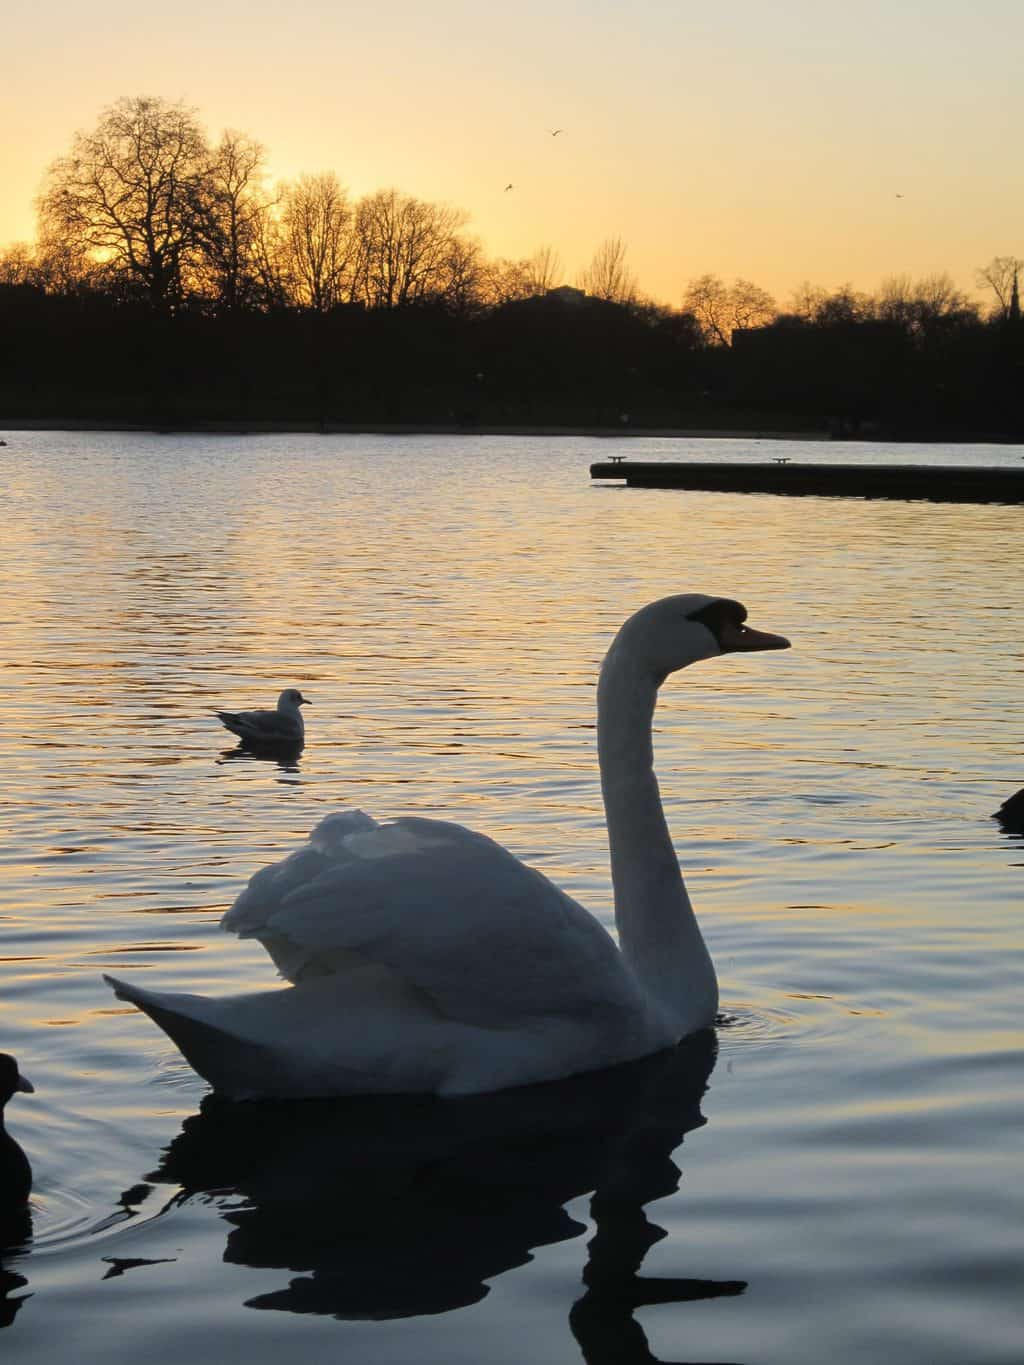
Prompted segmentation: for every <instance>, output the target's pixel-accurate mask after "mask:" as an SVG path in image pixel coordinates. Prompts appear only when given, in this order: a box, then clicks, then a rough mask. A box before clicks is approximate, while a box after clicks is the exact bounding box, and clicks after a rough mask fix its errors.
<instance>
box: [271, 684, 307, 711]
mask: <svg viewBox="0 0 1024 1365" xmlns="http://www.w3.org/2000/svg"><path fill="white" fill-rule="evenodd" d="M308 705H309V698H308V697H304V696H303V695H302V693H301V692H300V691H299V689H298V688H297V687H286V688H285V689H284V691H283V692H282V693H281V695H280V696H279V697H278V699H277V709H278V710H279V711H292V710H295V709H296V708H297V707H299V706H308Z"/></svg>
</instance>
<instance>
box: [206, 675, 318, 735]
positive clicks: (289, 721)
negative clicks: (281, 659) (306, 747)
mask: <svg viewBox="0 0 1024 1365" xmlns="http://www.w3.org/2000/svg"><path fill="white" fill-rule="evenodd" d="M308 705H309V698H308V697H304V696H303V695H302V693H301V692H300V691H299V690H298V688H297V687H286V688H285V690H284V691H283V692H282V693H281V695H280V696H279V697H278V699H277V710H276V711H215V712H214V715H216V716H217V717H218V719H219V720H220V722H221V724H222V725H224V726H225V727H226V728H227V729H228V730H230V731H231V733H232V734H233V735H237V736H238V738H239V739H240V740H241V741H242V743H243V744H248V745H257V746H259V745H275V744H276V745H284V744H298V745H301V744H302V743H303V741H304V740H305V737H306V730H305V726H304V725H303V723H302V712H301V711H300V710H299V707H300V706H308Z"/></svg>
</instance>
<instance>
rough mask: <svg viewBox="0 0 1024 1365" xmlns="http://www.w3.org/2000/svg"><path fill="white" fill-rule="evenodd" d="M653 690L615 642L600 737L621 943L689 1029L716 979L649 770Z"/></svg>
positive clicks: (601, 690)
mask: <svg viewBox="0 0 1024 1365" xmlns="http://www.w3.org/2000/svg"><path fill="white" fill-rule="evenodd" d="M657 696H658V689H657V686H656V685H655V683H654V680H653V679H652V678H651V677H650V676H649V675H646V674H645V673H644V672H643V670H642V669H641V668H639V667H638V666H637V664H636V662H635V660H634V659H633V658H632V657H631V656H630V653H629V651H628V650H627V649H624V648H620V647H619V646H618V645H613V647H612V649H611V650H610V651H609V653H608V656H607V657H606V659H605V662H604V666H603V668H602V669H601V678H600V681H599V683H598V700H597V744H598V756H599V760H600V764H601V791H602V794H603V796H604V807H605V815H606V818H607V823H608V844H609V849H610V853H611V869H612V885H613V887H614V890H615V924H616V928H617V929H618V933H619V944H620V946H621V949H622V953H623V956H624V957H625V958H626V960H627V961H628V962H629V964H630V966H631V967H632V969H633V971H634V972H635V973H636V976H637V977H638V979H639V981H640V983H641V985H642V986H643V987H644V989H645V990H646V991H647V993H648V994H649V995H650V996H653V997H654V998H655V1000H657V1002H658V1003H659V1004H660V1005H661V1006H663V1007H664V1008H665V1009H667V1010H668V1011H669V1012H670V1015H671V1017H672V1018H673V1019H675V1020H677V1021H679V1022H680V1024H681V1026H682V1028H683V1031H684V1032H691V1031H692V1030H694V1029H697V1028H702V1027H704V1026H706V1025H710V1024H712V1023H713V1022H714V1017H715V1011H716V1009H717V1006H718V986H717V982H716V980H715V971H714V967H713V966H712V963H711V958H710V955H709V954H708V950H707V948H706V946H705V944H704V939H703V937H702V936H701V932H700V927H699V925H698V924H697V920H696V917H695V916H694V913H693V907H692V906H691V904H690V898H689V896H688V895H687V892H686V886H685V884H684V882H683V878H682V874H681V873H680V871H679V861H678V859H677V857H676V853H675V849H674V848H673V847H672V840H671V837H670V836H669V832H668V825H667V824H666V822H665V813H664V811H663V810H662V805H661V793H660V792H659V790H658V780H657V778H656V777H655V775H654V751H653V744H652V738H651V726H652V722H653V718H654V707H655V703H656V701H657Z"/></svg>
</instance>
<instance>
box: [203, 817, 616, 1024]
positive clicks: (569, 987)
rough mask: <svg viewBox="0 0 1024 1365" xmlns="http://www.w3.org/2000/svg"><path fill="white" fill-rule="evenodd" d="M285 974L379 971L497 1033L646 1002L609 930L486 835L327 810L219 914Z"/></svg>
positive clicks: (435, 823)
mask: <svg viewBox="0 0 1024 1365" xmlns="http://www.w3.org/2000/svg"><path fill="white" fill-rule="evenodd" d="M222 925H223V927H224V928H225V929H228V930H231V931H233V932H235V933H237V934H239V935H240V936H241V937H243V938H257V939H259V940H260V941H261V942H262V943H263V944H264V946H265V947H266V948H267V951H268V952H269V953H270V955H271V957H272V958H273V959H274V961H275V963H276V965H277V967H278V970H279V971H280V972H281V973H282V975H283V976H285V977H286V978H287V979H288V980H290V981H293V982H296V983H298V982H302V981H307V980H310V979H312V978H315V977H317V976H324V975H344V974H346V973H348V972H350V971H351V970H352V969H353V968H354V967H356V966H365V965H366V964H367V963H370V962H375V963H379V964H382V965H384V966H386V967H387V968H388V969H389V970H390V971H391V972H393V973H395V975H396V976H398V977H399V978H400V979H401V980H402V981H403V982H405V983H406V984H407V985H409V986H411V987H413V988H415V989H416V990H417V991H419V992H422V993H423V994H424V995H425V996H426V997H427V998H428V999H429V1001H430V1002H431V1005H432V1006H433V1008H434V1009H436V1010H437V1011H438V1012H439V1013H440V1014H442V1015H444V1016H445V1017H448V1018H451V1019H457V1020H460V1021H462V1022H464V1023H471V1024H477V1025H482V1026H485V1027H497V1028H500V1027H502V1026H503V1025H505V1024H508V1025H509V1026H512V1025H515V1024H516V1023H520V1024H521V1023H522V1022H523V1021H524V1020H526V1019H529V1018H530V1017H533V1018H537V1017H538V1016H541V1017H542V1016H546V1015H552V1016H564V1015H566V1014H568V1015H580V1014H584V1013H586V1012H588V1011H592V1010H604V1009H611V1010H614V1011H621V1010H622V1009H623V1008H626V1009H629V1008H631V1007H633V1008H637V1009H640V1008H642V1005H641V1001H640V997H639V992H638V989H637V986H636V983H635V982H634V980H633V978H632V975H631V973H630V972H629V970H628V968H627V967H626V965H625V963H624V961H623V958H622V956H621V954H620V953H619V951H618V949H617V948H616V946H615V944H614V942H613V941H612V938H611V936H610V935H609V934H608V933H607V931H606V930H605V929H604V928H603V927H602V926H601V925H600V923H599V922H598V921H597V920H596V919H594V917H593V916H592V915H590V914H589V913H588V912H587V911H586V910H584V909H583V908H582V907H581V906H580V905H578V904H577V903H576V901H574V900H572V899H571V897H569V896H567V895H566V894H565V893H564V892H563V891H560V890H559V889H558V887H556V886H555V885H554V884H553V883H552V882H550V881H549V880H548V879H547V878H546V877H545V876H543V875H542V874H541V873H540V872H537V871H536V870H535V869H533V868H530V867H527V866H526V865H525V864H523V863H521V862H519V860H518V859H517V858H514V857H513V856H512V854H511V853H509V852H508V851H507V850H506V849H504V848H502V847H501V845H500V844H497V843H495V841H494V840H493V839H489V838H487V836H486V835H483V834H478V833H476V832H474V831H472V830H468V829H465V828H463V827H462V826H461V825H456V824H451V823H448V822H446V821H441V820H426V819H419V818H406V819H401V820H395V821H393V822H390V823H387V824H377V823H376V822H375V821H373V820H371V819H370V817H369V816H367V815H364V814H363V813H362V812H361V811H351V812H343V813H341V814H338V815H332V816H328V817H327V819H326V820H323V821H321V823H320V824H319V825H318V826H317V827H316V829H315V830H314V831H313V833H312V834H311V836H310V838H309V841H308V843H307V844H306V845H305V846H304V847H303V848H301V849H299V850H298V851H297V852H295V853H293V854H291V855H290V856H289V857H287V858H285V859H284V860H283V861H282V862H279V863H276V864H274V865H273V866H271V867H267V868H264V869H263V870H262V871H260V872H257V873H256V875H255V876H254V877H253V878H252V880H251V881H250V882H249V885H248V886H247V887H246V889H245V890H244V891H243V892H242V893H241V895H240V896H239V897H238V899H237V900H236V901H235V903H234V905H233V906H232V907H231V909H230V910H228V912H227V914H226V915H225V916H224V919H223V921H222Z"/></svg>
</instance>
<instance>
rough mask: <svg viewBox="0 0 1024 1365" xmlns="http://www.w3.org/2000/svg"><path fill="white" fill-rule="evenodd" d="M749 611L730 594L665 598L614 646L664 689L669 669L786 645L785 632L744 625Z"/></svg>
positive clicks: (625, 630)
mask: <svg viewBox="0 0 1024 1365" xmlns="http://www.w3.org/2000/svg"><path fill="white" fill-rule="evenodd" d="M746 621H747V609H746V607H745V606H744V605H743V604H742V602H734V601H733V600H732V599H731V598H729V597H705V596H704V595H703V593H682V594H680V595H678V596H676V597H663V598H661V600H660V601H658V602H651V603H649V604H648V605H647V606H646V607H641V609H640V610H639V611H638V612H636V614H635V615H633V616H631V617H630V618H629V620H628V621H627V622H626V623H625V625H624V626H623V627H622V629H621V630H620V631H619V633H618V636H617V637H616V640H615V644H614V645H613V646H612V648H613V649H618V648H623V647H624V648H626V649H627V650H628V652H629V654H630V657H631V658H632V659H633V660H634V662H635V663H636V664H637V665H639V667H640V668H641V669H642V670H643V671H644V672H645V673H649V674H650V676H651V677H652V678H653V679H654V682H655V684H656V686H658V687H660V686H661V684H662V683H663V682H664V681H665V679H666V678H667V677H668V675H669V674H670V673H675V672H677V671H678V670H679V669H680V668H685V667H686V666H687V664H693V663H696V662H697V661H698V660H699V659H710V658H713V657H714V656H715V655H716V654H731V653H733V652H738V651H747V650H754V649H788V648H789V641H788V640H787V639H786V638H785V637H784V636H782V635H769V634H768V632H767V631H763V630H754V629H753V627H751V626H748V625H747V624H746Z"/></svg>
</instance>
